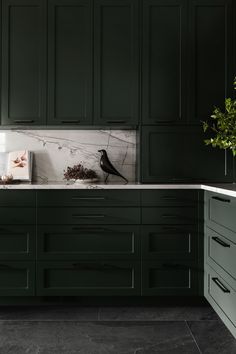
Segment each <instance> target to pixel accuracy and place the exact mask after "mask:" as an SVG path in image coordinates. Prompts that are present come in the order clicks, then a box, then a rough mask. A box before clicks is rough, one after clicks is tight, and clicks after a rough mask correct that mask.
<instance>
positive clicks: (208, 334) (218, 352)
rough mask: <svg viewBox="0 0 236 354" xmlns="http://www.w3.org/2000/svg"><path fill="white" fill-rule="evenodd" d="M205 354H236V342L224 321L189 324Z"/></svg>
mask: <svg viewBox="0 0 236 354" xmlns="http://www.w3.org/2000/svg"><path fill="white" fill-rule="evenodd" d="M188 326H189V328H190V330H191V332H192V334H193V336H194V338H195V339H196V342H197V344H198V346H199V348H200V350H201V351H202V353H203V354H236V340H235V339H234V337H233V336H232V335H231V333H230V332H229V330H228V329H227V328H226V327H225V325H224V324H223V322H222V321H209V322H208V321H202V322H188Z"/></svg>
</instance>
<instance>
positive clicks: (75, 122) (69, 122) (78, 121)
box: [61, 120, 80, 124]
mask: <svg viewBox="0 0 236 354" xmlns="http://www.w3.org/2000/svg"><path fill="white" fill-rule="evenodd" d="M61 123H62V124H79V123H80V120H61Z"/></svg>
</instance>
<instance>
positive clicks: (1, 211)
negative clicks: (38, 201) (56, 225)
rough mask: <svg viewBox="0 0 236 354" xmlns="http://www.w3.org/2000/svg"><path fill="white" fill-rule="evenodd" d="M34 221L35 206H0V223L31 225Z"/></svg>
mask: <svg viewBox="0 0 236 354" xmlns="http://www.w3.org/2000/svg"><path fill="white" fill-rule="evenodd" d="M35 222H36V211H35V208H6V207H0V224H1V225H13V224H18V225H25V224H28V225H33V224H35Z"/></svg>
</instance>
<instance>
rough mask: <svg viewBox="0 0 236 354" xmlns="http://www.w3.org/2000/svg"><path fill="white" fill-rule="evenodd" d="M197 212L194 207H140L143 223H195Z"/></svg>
mask: <svg viewBox="0 0 236 354" xmlns="http://www.w3.org/2000/svg"><path fill="white" fill-rule="evenodd" d="M197 216H198V212H197V208H196V207H195V208H194V207H168V208H165V207H156V208H154V207H153V208H152V207H144V208H142V223H143V224H167V225H173V224H176V225H178V224H180V225H181V224H183V225H184V224H186V225H188V224H195V222H196V220H197Z"/></svg>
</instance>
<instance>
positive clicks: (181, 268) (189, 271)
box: [142, 260, 198, 296]
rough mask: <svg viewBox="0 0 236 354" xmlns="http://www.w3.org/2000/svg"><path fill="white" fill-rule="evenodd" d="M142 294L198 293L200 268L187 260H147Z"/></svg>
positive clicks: (172, 294) (143, 274) (144, 266)
mask: <svg viewBox="0 0 236 354" xmlns="http://www.w3.org/2000/svg"><path fill="white" fill-rule="evenodd" d="M142 295H161V296H165V295H167V296H175V295H176V296H179V295H198V269H197V267H196V266H195V265H194V263H193V262H187V261H186V262H182V261H174V260H165V261H164V260H163V261H149V262H148V261H145V262H143V266H142Z"/></svg>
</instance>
